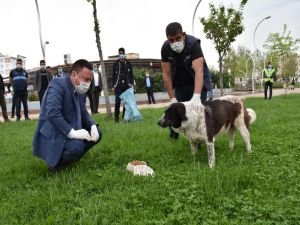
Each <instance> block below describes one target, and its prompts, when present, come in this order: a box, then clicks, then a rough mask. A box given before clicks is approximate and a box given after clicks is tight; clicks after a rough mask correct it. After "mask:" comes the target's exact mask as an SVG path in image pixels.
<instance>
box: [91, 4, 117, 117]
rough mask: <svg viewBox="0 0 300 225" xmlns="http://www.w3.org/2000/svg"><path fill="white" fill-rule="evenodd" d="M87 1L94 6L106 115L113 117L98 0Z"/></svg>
mask: <svg viewBox="0 0 300 225" xmlns="http://www.w3.org/2000/svg"><path fill="white" fill-rule="evenodd" d="M87 1H88V2H89V3H91V4H92V6H93V17H94V31H95V35H96V43H97V49H98V54H99V58H100V64H101V80H102V85H103V92H104V97H105V106H106V114H107V116H108V117H112V113H111V107H110V101H109V93H108V88H107V77H106V72H105V65H104V60H103V54H102V48H101V40H100V29H99V21H98V18H97V5H96V0H87Z"/></svg>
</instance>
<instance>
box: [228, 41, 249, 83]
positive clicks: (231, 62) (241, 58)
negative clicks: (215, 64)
mask: <svg viewBox="0 0 300 225" xmlns="http://www.w3.org/2000/svg"><path fill="white" fill-rule="evenodd" d="M250 56H251V51H250V50H249V49H248V48H246V47H244V46H238V48H237V49H236V50H235V49H234V48H231V49H229V50H228V52H227V55H226V56H225V57H224V59H223V71H225V72H224V73H223V74H224V75H226V72H228V71H230V74H229V73H228V75H229V76H230V77H229V78H230V82H231V84H234V81H235V78H239V79H242V80H243V81H245V82H248V81H249V78H250V75H249V73H250V71H253V61H252V58H251V57H250ZM224 80H226V77H224ZM224 83H225V84H227V82H224ZM235 88H237V89H240V88H241V87H240V86H236V87H235ZM246 88H247V87H246Z"/></svg>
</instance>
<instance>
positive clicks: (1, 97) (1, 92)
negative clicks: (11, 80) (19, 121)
mask: <svg viewBox="0 0 300 225" xmlns="http://www.w3.org/2000/svg"><path fill="white" fill-rule="evenodd" d="M0 106H1V110H2V117H3V119H4V121H5V122H9V121H10V119H8V115H7V108H6V102H5V85H4V81H3V77H2V75H1V73H0Z"/></svg>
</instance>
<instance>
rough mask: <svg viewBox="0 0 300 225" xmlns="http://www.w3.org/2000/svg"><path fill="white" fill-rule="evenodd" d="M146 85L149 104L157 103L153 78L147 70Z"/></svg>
mask: <svg viewBox="0 0 300 225" xmlns="http://www.w3.org/2000/svg"><path fill="white" fill-rule="evenodd" d="M144 85H145V88H146V92H147V96H148V104H151V102H152V103H153V104H155V99H154V95H153V78H152V77H151V76H150V74H149V72H148V71H147V72H146V75H145V78H144Z"/></svg>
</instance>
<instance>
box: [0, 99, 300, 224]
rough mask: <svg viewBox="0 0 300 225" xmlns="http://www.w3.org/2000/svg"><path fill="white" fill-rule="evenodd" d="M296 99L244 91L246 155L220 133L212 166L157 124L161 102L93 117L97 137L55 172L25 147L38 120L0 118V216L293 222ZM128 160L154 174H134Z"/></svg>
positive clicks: (13, 219) (299, 103)
mask: <svg viewBox="0 0 300 225" xmlns="http://www.w3.org/2000/svg"><path fill="white" fill-rule="evenodd" d="M299 99H300V95H288V96H280V97H274V98H273V99H272V100H271V101H269V100H263V99H262V98H247V99H246V101H245V103H246V106H247V107H251V108H253V109H254V110H255V111H256V113H257V121H256V122H255V123H254V124H253V126H252V127H251V141H252V148H253V153H252V154H250V155H247V154H246V151H245V146H244V144H243V142H242V139H241V137H240V135H237V136H236V141H235V149H234V151H233V152H230V151H229V150H228V141H227V137H226V136H223V137H218V138H217V140H216V142H215V147H216V167H215V168H214V169H209V168H208V164H207V153H206V150H205V146H204V145H203V146H202V148H201V150H200V151H199V152H198V153H197V155H196V157H195V158H194V157H193V156H192V155H191V152H190V146H189V143H188V141H187V140H186V139H184V138H183V137H182V136H180V138H179V139H178V140H177V141H174V140H170V139H169V138H168V129H161V128H159V127H158V126H157V125H156V122H157V120H158V119H159V118H160V117H161V115H162V113H163V110H164V109H163V108H161V109H147V110H142V111H141V113H142V115H143V117H144V120H143V121H142V122H137V123H119V124H115V123H114V122H113V121H112V120H107V119H106V118H105V116H104V115H97V116H95V117H94V119H95V120H96V121H97V122H99V123H100V126H101V128H102V131H103V139H102V141H101V142H100V143H99V144H98V145H97V146H95V147H94V148H93V149H92V150H91V151H90V152H89V153H88V154H87V155H86V156H85V157H84V158H83V159H82V160H81V161H80V162H78V163H77V164H76V165H75V166H74V167H72V168H69V169H67V170H65V171H62V172H60V173H56V174H52V173H49V172H48V171H47V168H46V166H45V163H44V162H43V161H41V160H39V159H37V158H35V157H34V156H33V155H32V153H31V149H32V148H31V142H32V136H33V133H34V129H35V126H36V123H37V121H22V122H18V123H1V124H0V130H1V135H0V143H1V151H0V153H1V154H0V162H1V163H0V179H1V180H0V224H1V225H4V224H8V225H12V224H22V225H23V224H28V225H29V224H30V225H34V224H36V225H41V224H49V225H50V224H57V225H75V224H83V225H89V224H134V225H135V224H141V225H145V224H207V225H213V224H228V225H229V224H230V225H232V224H243V225H244V224H251V225H252V224H261V225H266V224H272V225H273V224H278V225H279V224H280V225H282V224H299V221H300V197H299V196H300V166H299V162H300V139H299V137H300V135H299V121H300V100H299ZM135 159H137V160H144V161H146V162H147V163H148V165H149V166H150V167H152V168H153V169H154V171H155V173H156V175H155V176H154V177H134V176H132V174H130V173H129V172H127V171H126V170H125V167H126V165H127V163H128V162H129V161H132V160H135Z"/></svg>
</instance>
